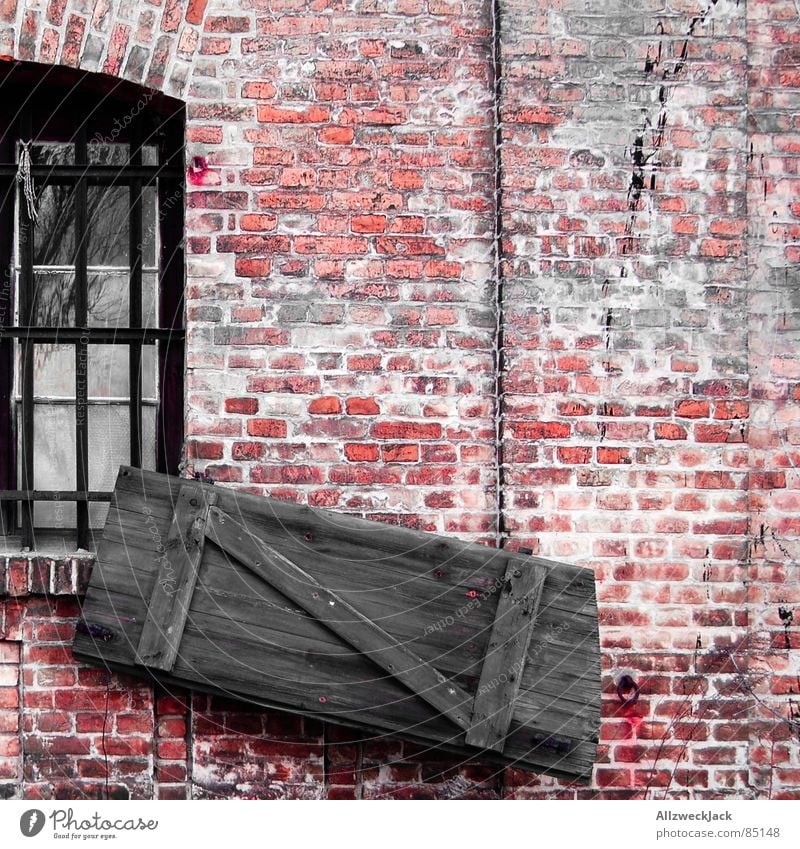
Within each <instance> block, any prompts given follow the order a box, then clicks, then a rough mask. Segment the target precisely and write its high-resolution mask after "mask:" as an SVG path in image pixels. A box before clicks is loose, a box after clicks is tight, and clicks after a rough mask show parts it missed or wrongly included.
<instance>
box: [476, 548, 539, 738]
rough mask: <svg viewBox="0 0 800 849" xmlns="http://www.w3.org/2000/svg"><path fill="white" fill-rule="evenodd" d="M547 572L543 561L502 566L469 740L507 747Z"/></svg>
mask: <svg viewBox="0 0 800 849" xmlns="http://www.w3.org/2000/svg"><path fill="white" fill-rule="evenodd" d="M546 575H547V572H546V570H544V569H542V568H541V567H537V566H535V565H531V566H529V567H528V568H525V567H523V566H520V565H518V564H516V563H512V564H510V565H509V567H508V570H507V571H506V574H505V579H504V582H503V589H502V591H501V593H500V597H499V599H498V601H497V611H496V613H495V620H494V625H493V626H492V635H491V637H490V638H489V646H488V648H487V650H486V656H485V660H484V662H483V668H482V669H481V677H480V681H479V682H478V692H477V694H476V695H475V702H474V704H473V707H472V724H471V726H470V728H469V729H468V730H467V736H466V742H467V743H468V745H470V746H477V747H479V748H481V749H495V750H497V751H499V752H502V751H503V748H504V747H505V742H506V735H507V733H508V727H509V725H510V723H511V717H512V716H513V714H514V708H515V704H514V703H515V701H516V698H517V692H518V691H519V686H520V682H521V681H522V677H523V671H524V669H525V663H526V660H527V655H528V646H529V645H530V641H531V635H532V633H533V625H534V622H535V621H536V613H537V610H538V608H539V600H540V598H541V595H542V587H543V586H544V580H545V577H546Z"/></svg>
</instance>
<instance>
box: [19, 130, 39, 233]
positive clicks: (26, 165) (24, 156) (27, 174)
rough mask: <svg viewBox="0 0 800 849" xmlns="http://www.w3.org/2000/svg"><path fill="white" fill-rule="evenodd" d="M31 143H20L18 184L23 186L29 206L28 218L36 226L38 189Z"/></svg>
mask: <svg viewBox="0 0 800 849" xmlns="http://www.w3.org/2000/svg"><path fill="white" fill-rule="evenodd" d="M30 148H31V143H30V142H29V141H26V142H20V151H19V165H18V166H17V182H18V183H21V184H22V191H23V192H24V194H25V200H26V202H27V204H28V218H30V220H31V221H33V223H34V224H35V223H36V221H37V219H38V217H39V210H38V209H37V208H36V189H35V188H34V185H33V177H31V150H30Z"/></svg>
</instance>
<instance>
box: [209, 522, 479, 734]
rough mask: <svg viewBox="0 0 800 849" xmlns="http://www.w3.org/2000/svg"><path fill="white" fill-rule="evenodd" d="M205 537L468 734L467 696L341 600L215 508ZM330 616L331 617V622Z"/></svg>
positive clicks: (433, 668)
mask: <svg viewBox="0 0 800 849" xmlns="http://www.w3.org/2000/svg"><path fill="white" fill-rule="evenodd" d="M206 534H207V535H208V536H209V537H210V538H211V539H213V540H214V542H215V543H216V544H217V545H218V546H219V547H220V548H222V549H223V550H224V551H226V552H227V553H228V554H230V555H231V556H232V557H235V558H236V559H237V560H238V561H239V562H240V563H242V564H243V565H245V566H246V567H247V568H248V569H250V570H251V571H253V572H255V574H257V575H258V576H259V577H261V578H263V579H264V580H265V581H266V582H267V583H268V584H271V585H272V586H273V587H275V589H277V590H279V591H280V592H281V593H283V594H284V595H285V596H286V597H287V598H289V599H291V600H292V601H293V602H295V603H296V604H299V605H300V606H301V607H303V608H304V609H305V610H307V611H308V612H309V613H310V614H312V615H313V616H314V617H316V618H317V619H318V620H319V621H320V622H321V623H322V624H323V625H325V626H326V627H327V628H329V629H330V630H331V631H333V632H334V633H335V634H338V635H339V636H340V637H342V638H343V639H344V640H346V641H347V642H348V643H349V644H350V645H351V646H353V647H354V648H356V649H358V651H360V652H361V653H362V654H364V655H366V656H367V657H368V658H369V659H370V660H372V661H373V662H374V663H376V664H377V665H378V666H380V667H381V668H382V669H384V670H386V671H387V672H388V673H389V674H390V675H392V676H393V677H394V678H397V679H398V680H399V681H402V683H403V684H405V685H406V686H407V687H408V688H409V689H410V690H411V692H412V693H415V694H416V695H418V696H419V697H420V698H421V699H423V700H424V701H426V702H428V704H430V705H432V706H433V707H435V708H436V709H437V710H440V711H441V712H442V713H443V714H444V715H445V716H446V717H448V719H450V720H452V721H453V722H454V723H455V724H456V725H458V726H459V727H460V728H464V729H466V728H469V725H470V715H469V705H470V703H471V702H472V696H471V695H470V694H469V693H466V692H464V691H463V690H462V689H461V687H459V686H458V684H456V683H455V682H454V681H452V680H449V679H448V678H447V677H446V676H445V675H443V674H442V673H441V672H440V671H439V670H438V669H436V668H435V667H433V666H431V665H430V664H429V663H426V662H425V661H424V660H423V659H422V658H421V657H419V655H417V654H415V653H414V652H412V651H411V650H410V649H409V648H407V646H405V645H403V644H402V643H400V642H398V641H397V640H395V638H394V637H392V636H391V635H390V634H388V633H387V632H386V631H384V630H383V628H381V627H380V626H379V625H378V624H376V623H375V622H374V621H373V620H372V619H370V618H369V617H368V616H365V615H364V614H363V613H361V611H359V610H358V609H357V608H355V607H354V606H353V605H352V604H350V603H349V602H348V601H346V600H345V599H344V598H342V596H341V595H337V594H336V593H334V592H333V591H331V590H329V589H327V588H326V587H324V586H323V585H322V584H320V583H319V582H318V581H317V580H316V579H315V578H314V577H313V576H312V575H310V574H309V573H308V572H306V571H305V570H303V569H301V568H300V567H299V566H298V565H297V564H296V563H293V562H292V561H291V560H289V559H288V558H286V557H284V556H283V555H282V554H281V553H280V552H278V551H275V550H274V549H273V548H271V547H270V546H269V545H268V544H267V543H266V542H265V541H264V540H263V539H261V538H260V537H256V536H254V535H253V534H252V533H251V532H250V531H249V530H248V529H247V528H246V527H245V526H244V525H241V524H239V523H238V522H236V521H235V520H234V519H233V518H231V516H229V515H227V514H225V513H223V512H222V511H221V510H219V509H217V508H216V507H212V508H211V510H210V512H209V517H208V524H207V526H206ZM332 613H333V614H334V616H331V614H332ZM334 617H335V618H334ZM342 617H344V618H342Z"/></svg>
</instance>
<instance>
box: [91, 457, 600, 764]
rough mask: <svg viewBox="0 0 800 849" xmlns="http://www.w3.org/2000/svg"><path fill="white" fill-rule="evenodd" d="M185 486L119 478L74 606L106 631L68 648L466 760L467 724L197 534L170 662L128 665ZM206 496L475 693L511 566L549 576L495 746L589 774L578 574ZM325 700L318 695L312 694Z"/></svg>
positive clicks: (339, 519) (266, 501) (586, 621)
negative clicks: (167, 666) (459, 724)
mask: <svg viewBox="0 0 800 849" xmlns="http://www.w3.org/2000/svg"><path fill="white" fill-rule="evenodd" d="M186 484H187V482H186V481H183V480H180V479H177V478H170V477H167V476H164V475H159V474H156V473H153V472H147V471H141V470H138V469H133V468H129V469H122V470H121V474H120V476H119V478H118V480H117V484H116V487H115V492H114V499H113V501H112V504H111V510H110V511H109V515H108V521H107V523H106V528H105V530H104V533H103V539H102V542H101V545H100V548H99V550H98V558H97V563H96V566H95V568H94V570H93V574H92V580H91V583H90V587H89V591H88V593H87V596H86V599H85V602H84V604H83V616H84V619H85V621H86V622H87V623H88V624H93V623H94V624H96V625H100V626H102V627H105V628H107V629H109V630H110V631H111V632H113V635H114V636H113V638H112V639H110V640H109V641H105V639H96V638H95V637H92V636H91V635H90V634H78V635H77V637H76V640H75V643H74V652H75V654H76V657H79V658H82V659H85V660H89V661H90V662H94V663H97V662H100V663H102V664H103V665H104V666H107V667H113V668H116V669H119V670H120V671H127V672H129V673H135V674H139V675H143V674H146V675H147V677H148V678H149V679H158V680H161V681H163V682H164V683H168V684H169V685H171V686H175V685H178V684H180V685H182V686H189V687H191V688H194V689H197V690H205V691H208V692H215V693H221V694H224V695H227V696H229V697H232V698H241V699H243V700H244V701H245V702H246V703H249V704H251V705H252V704H256V703H257V704H261V705H264V706H270V707H273V708H277V709H281V710H288V711H294V712H299V713H302V714H304V715H307V716H316V717H318V718H320V719H325V720H326V721H330V722H336V723H339V724H342V725H346V726H350V727H352V726H353V725H356V726H358V727H359V728H360V729H361V730H362V733H363V732H365V731H366V733H367V734H370V733H374V734H395V735H397V736H399V737H402V738H404V739H406V740H410V741H413V742H415V743H418V744H420V745H424V746H425V747H427V748H430V747H436V748H437V751H442V752H443V751H444V750H445V749H447V750H448V751H454V752H456V753H460V754H461V756H462V757H466V758H470V757H476V756H477V754H478V752H477V750H476V749H475V748H472V747H467V746H466V743H465V733H464V732H463V731H462V730H461V729H460V728H456V727H455V726H454V725H453V723H452V722H451V721H450V720H449V719H447V718H446V717H445V716H443V715H442V714H441V713H440V712H439V711H438V710H434V709H433V708H432V707H431V706H430V705H429V704H428V703H426V702H425V701H423V700H422V699H421V698H419V697H418V696H415V695H413V694H412V693H411V692H410V691H409V690H408V689H407V687H406V686H405V685H403V684H401V683H400V682H399V680H397V679H394V678H393V677H392V676H391V675H389V674H387V673H385V672H383V671H382V670H381V668H380V667H378V666H376V665H375V664H374V662H373V661H372V660H369V659H368V657H367V656H366V655H362V654H360V653H359V652H358V651H357V650H355V649H354V648H353V647H352V646H350V645H349V644H348V643H347V642H346V641H344V640H343V639H342V638H341V637H339V636H337V635H336V634H335V633H334V632H333V631H331V630H329V629H328V628H327V627H326V626H324V625H322V624H321V623H319V622H318V621H317V620H315V619H314V617H312V616H310V615H309V614H308V613H307V612H306V611H305V610H304V609H303V608H302V606H301V605H298V604H296V603H294V602H293V601H291V600H289V599H287V598H286V597H285V595H283V594H282V593H280V592H279V591H278V590H276V589H274V588H273V587H271V586H270V585H269V584H267V583H265V582H264V580H263V579H262V578H260V577H258V576H256V575H255V574H254V573H252V572H248V570H247V569H246V568H245V567H244V566H243V565H242V564H240V563H239V562H238V561H237V560H235V559H234V558H231V557H229V556H227V555H226V554H225V553H224V552H223V551H222V550H221V549H220V548H219V547H218V546H217V545H215V544H214V542H213V540H212V539H209V540H208V541H207V544H206V547H205V550H204V553H203V558H202V561H201V564H200V572H199V576H198V578H197V585H196V588H195V592H194V594H193V597H192V600H191V604H190V607H189V614H188V619H187V622H186V627H185V630H184V635H183V640H182V643H181V650H180V652H179V654H178V657H177V659H176V661H175V665H174V667H173V668H172V669H171V670H170V671H169V672H163V671H160V670H158V669H153V668H148V669H147V670H145V668H144V667H142V666H141V665H138V663H137V659H136V655H135V652H136V647H137V645H138V641H139V639H140V636H141V632H142V628H143V623H144V620H145V618H146V603H147V600H148V599H149V597H150V596H151V594H152V591H153V588H154V587H155V585H156V583H157V578H158V573H159V570H160V566H161V555H160V553H159V551H158V542H159V541H160V540H161V539H165V538H166V537H167V535H168V532H169V529H170V524H171V520H172V518H173V507H174V503H175V502H176V500H177V498H178V496H179V493H180V489H181V487H182V486H185V485H186ZM198 485H200V486H201V487H202V489H203V490H204V491H205V492H210V491H213V492H215V494H217V495H218V498H219V501H218V504H217V506H218V507H219V508H220V509H221V510H222V511H224V512H226V513H231V514H233V515H234V516H235V518H236V519H237V520H238V521H239V522H240V523H241V524H243V525H245V526H246V527H248V528H250V529H251V530H253V531H254V532H255V533H256V534H257V535H258V536H259V537H261V538H263V539H266V540H268V541H269V543H270V545H271V546H272V547H274V548H275V549H277V550H278V551H280V552H281V553H282V554H283V555H284V556H286V557H288V558H289V559H290V560H292V561H294V562H295V563H296V564H297V565H298V566H300V567H301V568H302V569H303V570H304V571H306V572H307V573H308V574H310V575H312V576H313V577H314V578H315V579H316V580H317V581H318V582H319V583H321V584H323V585H324V586H325V587H327V588H329V589H332V590H334V591H335V592H336V593H337V594H339V595H342V596H344V597H345V598H346V599H347V600H350V601H352V602H353V604H354V605H356V606H357V607H358V609H359V610H360V611H361V612H362V613H364V614H365V615H368V616H369V617H370V618H372V619H374V620H376V621H377V622H378V624H379V625H380V626H381V627H382V628H383V630H385V631H386V632H387V633H388V634H390V635H391V637H393V638H394V640H395V641H397V642H400V643H403V644H405V645H406V646H407V647H408V648H410V649H412V650H413V651H414V652H415V653H417V654H418V655H419V656H420V657H421V658H422V659H423V660H426V661H427V662H428V663H429V664H431V665H434V666H435V667H436V668H437V669H438V670H439V671H440V672H442V673H444V674H445V675H447V676H451V677H453V678H454V680H455V681H456V683H458V684H459V685H460V686H461V687H462V689H463V690H464V691H466V692H467V693H469V694H470V696H471V697H472V696H474V695H475V694H476V692H477V688H478V677H479V674H480V671H481V668H482V665H483V656H484V653H485V649H486V646H487V643H488V640H489V636H490V633H491V631H492V627H493V624H494V621H495V612H496V607H497V603H498V598H499V595H500V593H499V591H498V589H497V587H498V586H500V585H501V583H502V579H503V577H504V574H505V571H506V567H507V566H508V564H509V563H513V562H517V563H522V564H530V563H535V564H538V565H539V566H541V568H543V569H544V570H545V572H546V575H547V577H546V580H545V584H544V589H543V592H542V597H541V601H540V606H539V611H538V616H537V618H536V624H535V626H534V634H533V637H532V639H531V643H530V646H529V649H528V657H527V662H526V664H525V668H524V671H523V680H522V682H521V686H520V691H519V693H518V696H517V698H516V701H515V707H514V715H513V717H512V720H511V723H510V727H509V730H508V734H507V741H506V747H505V750H504V751H503V752H498V751H495V750H489V749H487V750H483V752H482V753H480V759H481V761H483V762H485V763H496V764H498V765H502V764H508V763H511V764H514V765H516V766H519V767H526V768H528V769H536V770H538V771H540V772H545V773H547V774H549V775H554V776H560V777H562V778H571V779H575V778H588V777H589V776H590V775H591V771H592V765H593V761H594V755H595V750H596V743H597V734H598V728H599V708H600V694H599V680H600V671H599V659H600V655H599V639H598V629H597V606H596V599H595V583H594V576H593V574H592V572H591V570H587V569H583V568H580V567H577V566H574V565H571V564H568V563H554V562H551V561H547V560H542V559H540V558H534V557H525V556H521V555H519V554H516V553H513V552H504V551H497V550H494V549H491V548H486V547H483V546H476V545H473V544H469V543H464V542H463V541H462V540H458V539H452V538H451V539H443V538H442V537H438V536H435V535H432V534H428V533H424V532H421V531H416V530H413V529H409V528H404V527H397V526H384V525H382V524H378V523H376V522H374V521H365V520H363V519H360V518H358V517H356V516H349V515H348V516H343V515H340V514H337V513H333V512H330V511H324V510H316V509H313V508H308V507H306V506H304V505H298V504H295V503H290V502H283V501H275V500H273V499H270V498H266V497H263V496H259V495H253V494H251V493H242V492H239V491H236V490H235V489H231V488H225V487H222V486H216V487H214V488H213V490H212V487H211V486H210V485H208V484H198ZM323 699H324V701H323Z"/></svg>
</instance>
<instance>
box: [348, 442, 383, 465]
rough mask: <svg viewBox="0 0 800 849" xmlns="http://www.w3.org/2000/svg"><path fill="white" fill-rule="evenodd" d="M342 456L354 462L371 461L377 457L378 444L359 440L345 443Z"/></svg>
mask: <svg viewBox="0 0 800 849" xmlns="http://www.w3.org/2000/svg"><path fill="white" fill-rule="evenodd" d="M344 456H345V457H346V458H347V459H348V460H351V461H353V462H354V463H372V462H375V460H377V459H378V446H377V445H365V444H364V443H360V442H351V443H346V444H345V446H344Z"/></svg>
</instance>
